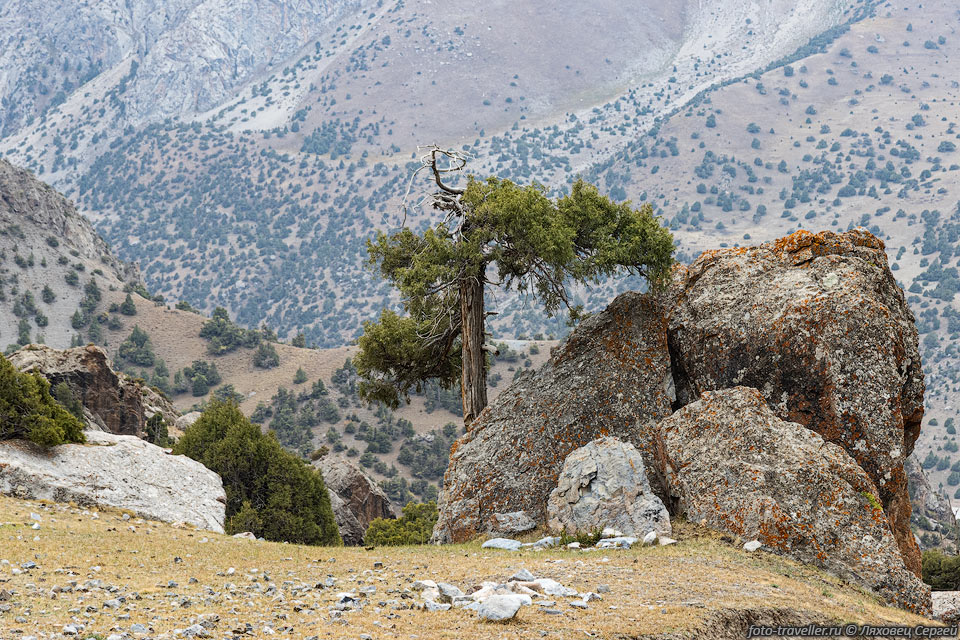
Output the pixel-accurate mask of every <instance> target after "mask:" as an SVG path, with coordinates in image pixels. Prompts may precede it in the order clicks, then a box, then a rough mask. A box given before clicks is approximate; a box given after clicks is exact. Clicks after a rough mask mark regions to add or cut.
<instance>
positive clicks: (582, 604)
mask: <svg viewBox="0 0 960 640" xmlns="http://www.w3.org/2000/svg"><path fill="white" fill-rule="evenodd" d="M568 604H569V605H570V606H571V607H576V608H577V609H586V608H587V603H586V602H584V601H583V600H571V601H570V602H569V603H568Z"/></svg>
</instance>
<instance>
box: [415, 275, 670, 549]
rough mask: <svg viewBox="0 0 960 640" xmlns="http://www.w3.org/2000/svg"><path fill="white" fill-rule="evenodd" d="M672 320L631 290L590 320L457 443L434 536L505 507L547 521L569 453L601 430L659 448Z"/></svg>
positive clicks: (459, 535) (465, 536)
mask: <svg viewBox="0 0 960 640" xmlns="http://www.w3.org/2000/svg"><path fill="white" fill-rule="evenodd" d="M669 364H670V363H669V358H668V355H667V344H666V319H665V317H664V315H663V314H662V312H661V311H660V310H659V307H658V302H657V301H655V300H653V299H651V298H649V297H645V296H642V295H640V294H637V293H626V294H623V295H621V296H619V297H617V299H616V300H614V301H613V302H612V303H611V304H610V306H609V307H607V309H606V310H605V311H603V312H602V313H599V314H597V315H595V316H593V317H591V318H590V319H588V320H586V321H585V322H584V323H583V324H581V325H580V326H579V327H578V328H577V329H576V331H574V332H573V334H571V336H570V337H569V338H568V339H567V341H566V342H565V343H564V344H563V345H562V346H561V347H560V348H559V349H558V350H557V351H556V353H554V354H553V356H552V357H551V358H550V360H549V361H548V362H547V363H546V364H545V365H544V366H543V367H541V368H540V369H539V370H538V371H536V372H535V373H532V374H526V375H524V376H521V377H520V378H518V379H517V381H516V382H514V383H513V384H512V385H511V386H510V388H508V389H506V390H505V391H504V392H503V393H502V394H501V395H500V396H499V397H498V398H497V399H496V401H495V402H494V403H493V404H492V405H490V406H489V407H487V409H486V410H484V411H483V412H482V413H481V414H480V416H478V418H477V419H476V420H475V421H474V422H473V423H472V424H471V425H470V427H469V430H468V431H467V433H466V434H465V435H464V436H463V437H461V438H460V439H459V440H458V441H457V442H456V443H455V444H454V446H453V451H452V455H451V458H450V466H449V467H448V468H447V472H446V475H445V476H444V481H443V489H442V491H441V492H440V498H439V501H438V507H439V510H440V519H439V521H438V522H437V526H436V528H435V529H434V536H433V539H434V541H438V542H461V541H464V540H469V539H471V538H473V537H474V536H476V535H477V534H479V533H481V532H488V531H497V530H498V523H499V522H500V521H501V520H502V518H501V517H500V516H499V515H498V514H508V513H513V512H516V511H524V512H526V514H527V515H528V516H529V517H530V518H532V519H533V520H535V521H536V522H537V523H540V524H543V523H545V522H546V519H547V517H546V505H547V498H548V496H549V495H550V492H551V491H553V489H554V488H555V487H556V486H557V478H558V477H559V475H560V469H561V467H562V466H563V462H564V460H566V458H567V456H568V455H569V454H570V452H572V451H573V450H574V449H577V448H579V447H582V446H583V445H585V444H587V443H588V442H590V441H591V440H593V439H595V438H598V437H600V436H606V435H609V436H615V437H617V438H620V439H621V440H624V441H626V442H630V443H631V444H633V445H635V446H636V447H637V448H638V449H639V450H640V452H641V454H644V455H649V453H650V452H651V451H652V442H651V437H652V436H651V430H652V428H653V426H654V425H655V424H656V422H657V421H659V420H660V419H662V418H664V417H666V416H667V415H669V414H670V403H671V396H670V394H671V379H670V375H669Z"/></svg>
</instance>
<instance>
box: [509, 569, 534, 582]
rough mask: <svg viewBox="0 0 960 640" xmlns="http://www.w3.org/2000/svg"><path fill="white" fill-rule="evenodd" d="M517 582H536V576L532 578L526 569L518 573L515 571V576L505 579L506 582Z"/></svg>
mask: <svg viewBox="0 0 960 640" xmlns="http://www.w3.org/2000/svg"><path fill="white" fill-rule="evenodd" d="M517 580H519V581H520V582H533V581H534V580H536V576H534V575H533V574H532V573H530V572H529V571H527V570H526V569H520V571H517V572H516V573H515V574H513V575H512V576H510V577H509V578H508V579H507V582H514V581H517Z"/></svg>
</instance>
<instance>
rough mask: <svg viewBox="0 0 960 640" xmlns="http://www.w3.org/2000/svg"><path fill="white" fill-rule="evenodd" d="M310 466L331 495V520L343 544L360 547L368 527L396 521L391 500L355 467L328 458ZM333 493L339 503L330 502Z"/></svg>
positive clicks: (323, 458) (335, 457)
mask: <svg viewBox="0 0 960 640" xmlns="http://www.w3.org/2000/svg"><path fill="white" fill-rule="evenodd" d="M313 465H314V467H316V468H317V469H318V470H319V471H320V475H322V476H323V481H324V483H325V484H326V485H327V489H328V491H329V492H330V493H331V501H332V502H331V504H332V505H333V506H334V509H333V513H334V517H335V518H336V520H337V527H338V528H339V529H340V537H342V538H343V543H344V544H347V545H358V544H363V536H364V534H365V533H366V531H367V527H369V526H370V523H371V522H372V521H373V520H374V519H375V518H395V517H396V514H395V513H394V511H393V506H392V505H391V504H390V498H389V497H387V494H386V493H384V492H383V489H381V488H380V486H379V485H377V483H376V482H374V481H373V479H371V478H370V476H368V475H367V474H365V473H364V472H363V470H362V469H360V467H358V466H357V465H355V464H353V463H351V462H347V461H346V460H344V459H343V458H338V457H337V456H334V455H330V454H328V455H326V456H324V457H322V458H320V459H319V460H317V461H316V462H314V463H313ZM334 493H336V494H337V496H338V497H339V498H340V500H339V501H333V495H332V494H334ZM338 512H339V513H338ZM348 512H349V514H348ZM350 516H352V518H351V517H350ZM358 533H359V535H358Z"/></svg>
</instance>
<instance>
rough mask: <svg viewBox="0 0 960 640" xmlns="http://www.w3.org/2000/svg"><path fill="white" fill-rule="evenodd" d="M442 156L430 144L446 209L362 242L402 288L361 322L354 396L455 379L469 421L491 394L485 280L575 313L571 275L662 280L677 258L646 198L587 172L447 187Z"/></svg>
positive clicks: (396, 393)
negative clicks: (572, 178) (568, 179)
mask: <svg viewBox="0 0 960 640" xmlns="http://www.w3.org/2000/svg"><path fill="white" fill-rule="evenodd" d="M438 155H447V156H452V154H451V153H450V152H444V151H440V150H438V149H434V152H433V153H432V155H431V156H430V158H429V159H427V160H425V161H424V162H425V166H429V167H430V168H431V169H432V170H433V172H434V176H435V178H436V183H437V185H438V186H439V191H438V192H437V194H435V196H434V202H433V206H434V208H435V209H437V210H438V211H440V212H442V213H443V214H444V218H443V220H442V221H441V222H439V223H438V224H436V225H435V226H433V227H430V228H427V229H426V230H425V231H423V232H422V233H415V232H414V231H413V230H411V229H409V228H402V229H400V230H399V231H397V232H395V233H392V234H386V233H383V232H378V233H377V235H376V237H375V239H374V240H372V241H369V242H368V247H367V248H368V252H369V256H370V258H369V264H370V265H371V266H373V267H374V268H376V269H378V270H379V272H380V274H381V275H382V276H383V277H384V278H386V279H387V280H389V281H390V282H391V283H393V284H394V285H395V286H396V287H397V289H398V290H399V292H400V296H401V300H402V303H403V307H404V311H405V313H404V314H402V315H401V314H398V313H396V312H394V311H392V310H389V309H385V310H384V311H383V312H382V313H381V316H380V318H379V320H378V321H377V322H367V323H365V324H364V333H363V336H362V337H361V338H360V339H359V345H360V353H359V354H358V356H357V357H356V358H355V359H354V363H355V365H356V367H357V372H358V373H359V374H360V376H361V377H362V378H364V380H363V382H362V383H361V385H360V387H359V391H360V393H361V395H362V396H363V397H365V398H367V399H369V400H374V401H380V402H383V403H385V404H387V405H389V406H392V407H396V406H398V404H399V402H400V401H401V399H405V398H407V397H408V394H409V392H410V391H411V390H412V389H416V390H420V389H421V388H422V384H423V382H424V381H426V380H429V379H435V380H437V381H438V382H439V383H440V385H441V386H443V387H445V388H451V387H453V386H454V385H455V383H456V381H457V379H458V378H460V380H461V387H462V389H463V394H464V396H463V397H464V417H465V420H466V421H467V422H469V421H470V419H472V417H474V416H476V415H477V414H478V413H479V411H480V410H482V408H483V406H484V405H485V404H486V391H485V385H486V382H485V375H486V374H485V357H484V353H483V349H484V348H485V341H484V329H485V323H486V314H485V313H484V312H483V292H484V287H485V286H486V285H492V286H498V287H502V288H503V289H505V290H513V291H517V292H520V293H530V294H533V295H535V296H536V297H537V298H538V299H539V300H540V301H541V303H542V304H543V305H544V308H545V310H546V311H547V312H548V313H549V314H551V315H552V314H554V313H556V312H557V311H559V310H560V309H562V308H565V309H568V310H570V312H571V315H573V316H574V317H575V316H576V315H577V314H578V313H579V311H580V309H579V308H577V307H576V306H574V305H572V304H571V298H570V294H569V290H568V285H569V284H570V283H571V282H573V283H578V284H582V285H589V284H595V283H598V282H600V281H601V280H602V279H604V278H606V277H608V276H611V275H614V274H616V273H621V272H628V273H634V274H638V275H641V276H643V277H644V278H646V280H647V281H648V282H649V283H650V284H651V285H652V286H654V287H656V286H659V285H660V284H661V283H663V282H664V281H665V280H666V279H667V278H668V276H669V272H670V267H671V266H672V264H673V251H674V247H673V238H672V236H671V234H670V232H669V231H668V230H667V229H666V228H664V227H663V226H662V225H661V224H660V221H659V220H658V219H657V218H656V217H655V216H654V214H653V208H652V207H651V206H650V205H649V204H646V205H644V206H643V207H641V208H639V209H635V208H634V207H633V206H632V205H631V204H630V203H629V202H625V203H616V202H613V201H612V200H611V199H610V198H608V197H606V196H604V195H602V194H601V193H600V192H599V191H598V189H597V188H596V187H595V186H593V185H590V184H588V183H586V182H584V181H582V180H581V181H577V182H576V183H575V184H573V186H572V189H571V192H570V193H569V195H565V196H563V197H561V198H559V199H553V198H551V197H550V196H549V194H548V192H547V190H546V188H545V187H544V186H542V185H538V184H534V185H530V186H521V185H517V184H514V183H513V182H511V181H509V180H502V179H498V178H488V179H486V180H479V179H476V178H474V177H470V178H468V180H467V184H466V187H465V188H464V189H453V188H451V187H448V186H446V185H445V184H444V183H443V182H442V180H441V174H442V173H443V172H445V171H449V170H450V169H442V168H440V167H439V165H438V164H437V156H438ZM481 385H482V386H483V389H482V390H480V389H479V388H478V387H479V386H481ZM468 394H473V395H471V396H470V397H468Z"/></svg>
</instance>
